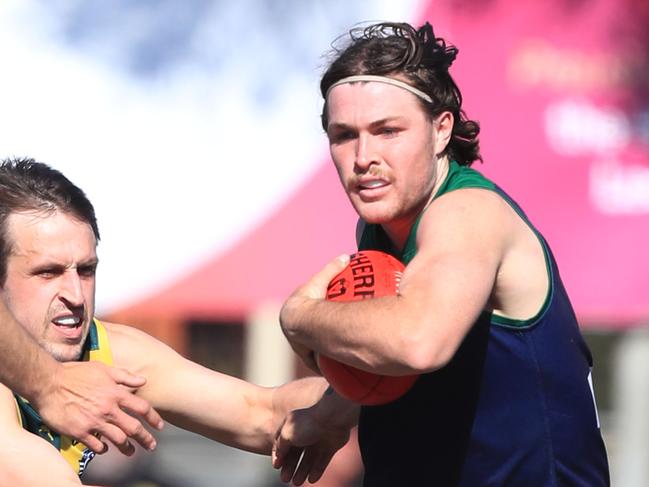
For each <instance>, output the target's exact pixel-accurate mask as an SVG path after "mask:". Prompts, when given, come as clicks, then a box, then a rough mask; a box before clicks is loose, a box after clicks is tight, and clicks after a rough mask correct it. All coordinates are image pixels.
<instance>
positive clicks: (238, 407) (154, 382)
mask: <svg viewBox="0 0 649 487" xmlns="http://www.w3.org/2000/svg"><path fill="white" fill-rule="evenodd" d="M105 325H106V329H107V330H108V335H109V340H110V343H111V348H112V350H113V358H114V361H115V364H116V365H118V366H122V367H126V368H128V369H129V370H133V371H134V372H137V373H139V374H141V375H143V376H145V377H146V378H147V383H146V385H144V386H143V387H141V388H140V389H139V390H138V391H137V395H138V396H140V397H142V398H144V399H146V400H147V401H149V402H150V403H151V404H152V405H153V406H154V407H155V408H156V409H157V410H158V411H160V413H161V414H162V416H163V417H164V418H165V419H167V420H168V421H170V422H172V423H174V424H175V425H177V426H179V427H181V428H184V429H187V430H190V431H193V432H195V433H199V434H201V435H204V436H206V437H208V438H212V439H214V440H216V441H219V442H221V443H225V444H227V445H230V446H234V447H237V448H241V449H245V450H248V451H253V452H257V453H264V454H270V453H271V447H272V444H273V440H274V438H275V434H276V432H277V430H278V429H279V427H280V425H281V424H282V421H283V420H284V418H285V416H286V415H287V414H288V412H289V411H291V410H293V409H297V408H303V407H307V406H310V405H312V404H314V403H315V402H317V401H318V399H320V397H322V395H323V393H324V391H325V389H326V388H327V383H326V382H325V381H324V380H323V379H322V378H316V377H312V378H307V379H302V380H300V381H295V382H290V383H288V384H285V385H284V386H281V387H279V388H274V389H273V388H265V387H259V386H256V385H253V384H250V383H248V382H245V381H242V380H239V379H237V378H234V377H230V376H227V375H224V374H220V373H218V372H215V371H213V370H210V369H207V368H205V367H202V366H200V365H198V364H196V363H193V362H191V361H189V360H187V359H185V358H183V357H182V356H181V355H179V354H178V353H176V352H175V351H174V350H172V349H171V348H169V347H167V346H166V345H164V344H163V343H161V342H159V341H158V340H156V339H154V338H153V337H151V336H149V335H147V334H145V333H143V332H141V331H139V330H136V329H134V328H131V327H127V326H123V325H117V324H111V323H105ZM340 446H342V445H340ZM334 451H335V450H334Z"/></svg>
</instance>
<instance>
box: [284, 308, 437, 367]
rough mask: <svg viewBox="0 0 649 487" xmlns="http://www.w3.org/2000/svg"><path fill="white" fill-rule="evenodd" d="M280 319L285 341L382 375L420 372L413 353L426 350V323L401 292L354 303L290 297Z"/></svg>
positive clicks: (422, 352)
mask: <svg viewBox="0 0 649 487" xmlns="http://www.w3.org/2000/svg"><path fill="white" fill-rule="evenodd" d="M422 315H423V314H422ZM280 321H281V324H282V329H283V331H284V334H285V335H286V337H287V338H288V340H289V341H291V342H294V343H298V344H300V345H303V346H304V347H307V348H309V349H311V350H314V351H316V352H318V353H322V354H324V355H328V356H330V357H332V358H334V359H336V360H339V361H342V362H345V363H347V364H349V365H352V366H354V367H357V368H360V369H362V370H368V371H372V372H377V373H382V374H390V375H407V374H412V373H419V372H421V370H419V368H418V367H419V363H418V360H419V359H418V354H422V355H423V354H425V353H428V350H427V349H426V348H427V344H429V343H430V340H424V339H421V335H422V331H423V330H424V327H427V326H430V324H429V323H423V322H421V321H422V320H421V319H419V318H417V317H416V315H415V313H411V312H410V311H409V309H408V305H407V303H406V302H405V300H404V299H403V297H401V296H399V297H385V298H377V299H372V300H366V301H360V302H354V303H332V302H328V301H324V300H316V299H309V298H301V297H296V298H290V300H289V301H287V303H286V304H285V306H284V308H283V309H282V313H281V316H280Z"/></svg>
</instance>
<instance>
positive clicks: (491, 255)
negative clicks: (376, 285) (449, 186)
mask: <svg viewBox="0 0 649 487" xmlns="http://www.w3.org/2000/svg"><path fill="white" fill-rule="evenodd" d="M456 196H459V198H454V199H451V198H447V199H445V200H443V201H442V198H440V201H439V202H436V204H435V205H433V206H432V207H431V208H429V210H428V212H427V213H425V214H424V216H423V217H422V220H421V223H420V227H419V231H418V234H417V247H418V248H417V254H416V256H415V258H413V260H412V261H411V262H410V263H409V265H408V266H407V268H406V271H405V272H404V276H403V280H402V282H401V288H400V292H401V294H402V296H403V297H404V298H405V299H407V300H409V302H411V303H413V307H414V309H416V312H415V314H416V316H420V317H422V319H424V320H427V321H428V322H429V323H431V325H430V326H428V327H427V331H428V332H429V335H427V336H426V340H427V342H428V343H435V344H437V346H439V347H444V348H445V349H444V350H442V355H443V356H444V357H446V358H447V359H450V357H451V356H452V355H453V354H454V353H455V350H456V349H457V347H459V345H460V343H461V342H462V340H463V338H464V336H465V335H466V334H467V333H468V331H469V329H470V327H471V326H472V324H473V323H474V322H475V321H476V319H477V318H478V317H479V315H480V313H481V312H482V311H483V310H484V309H485V308H486V307H487V303H488V302H489V298H490V296H491V294H492V292H493V289H494V285H495V281H496V276H497V273H498V267H499V265H500V262H501V260H502V255H503V248H504V245H505V242H504V239H505V237H504V236H503V233H502V228H496V227H495V225H494V219H496V215H493V213H494V212H498V202H497V201H493V200H492V199H491V195H485V194H480V193H478V194H477V195H476V194H470V195H468V197H467V195H466V194H464V195H456ZM485 199H486V201H485Z"/></svg>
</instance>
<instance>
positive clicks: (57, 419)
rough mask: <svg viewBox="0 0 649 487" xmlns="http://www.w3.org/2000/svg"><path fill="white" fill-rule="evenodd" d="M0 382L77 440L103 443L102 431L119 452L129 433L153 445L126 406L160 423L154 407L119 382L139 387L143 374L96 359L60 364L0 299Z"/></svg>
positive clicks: (99, 447) (99, 446) (126, 447)
mask: <svg viewBox="0 0 649 487" xmlns="http://www.w3.org/2000/svg"><path fill="white" fill-rule="evenodd" d="M0 357H2V367H0V382H2V383H3V384H6V385H7V386H9V388H11V390H14V391H16V392H17V393H19V394H20V395H22V396H23V397H25V398H27V399H28V400H29V401H30V402H31V403H32V404H34V406H35V407H36V409H37V410H38V412H39V413H40V414H41V416H42V417H43V418H44V420H45V421H46V422H47V423H48V424H49V425H50V426H51V427H52V428H53V429H55V430H56V431H59V432H61V433H64V434H67V435H69V436H72V437H74V438H77V439H78V440H80V441H82V442H83V443H84V444H86V445H87V446H88V447H89V448H91V449H93V450H94V451H96V452H102V451H104V449H105V446H104V444H103V443H102V442H101V441H100V440H99V439H97V438H96V437H95V436H93V435H94V433H95V432H97V433H101V434H102V436H103V437H104V438H106V439H107V440H110V441H111V442H112V443H114V444H115V445H116V446H117V447H118V448H119V449H120V450H121V451H122V452H123V453H125V454H130V453H132V452H133V446H132V445H131V444H130V442H129V441H128V439H129V437H131V438H133V439H134V440H135V441H137V442H138V443H140V444H141V445H142V446H143V447H145V448H148V449H153V448H154V447H155V440H154V438H153V436H152V435H151V434H150V433H149V432H148V431H146V429H144V428H143V427H142V425H141V424H140V422H139V421H138V420H136V419H134V418H133V417H131V416H129V415H127V414H126V413H124V412H123V411H122V409H127V410H129V411H132V412H134V413H136V414H139V415H140V416H142V417H144V418H145V419H146V421H147V422H149V424H151V425H152V426H154V427H158V428H159V427H161V426H162V422H161V418H160V416H159V415H158V413H157V412H156V411H155V410H153V409H151V407H150V406H149V405H148V404H147V403H146V402H145V401H143V400H142V399H139V398H136V397H134V396H132V395H131V394H129V393H128V392H127V390H126V389H124V388H123V387H121V385H126V386H130V387H139V386H141V385H142V384H144V379H143V378H141V377H135V376H133V375H132V374H130V373H128V372H126V371H123V370H116V369H111V368H109V367H106V366H104V365H102V364H99V363H93V364H85V363H84V364H82V363H67V364H60V363H58V362H57V361H56V360H54V359H53V358H52V356H51V355H50V354H48V353H47V352H46V351H45V350H43V349H42V348H41V347H40V346H39V345H38V344H37V343H36V342H35V341H34V340H33V339H32V338H31V337H30V336H29V335H28V334H27V333H26V332H25V330H24V329H23V327H22V326H20V325H19V324H18V323H17V322H16V320H15V319H14V318H13V316H12V315H11V313H9V311H8V310H7V308H6V307H5V304H4V302H3V301H1V300H0Z"/></svg>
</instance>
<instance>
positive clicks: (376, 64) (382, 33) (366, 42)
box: [320, 22, 482, 166]
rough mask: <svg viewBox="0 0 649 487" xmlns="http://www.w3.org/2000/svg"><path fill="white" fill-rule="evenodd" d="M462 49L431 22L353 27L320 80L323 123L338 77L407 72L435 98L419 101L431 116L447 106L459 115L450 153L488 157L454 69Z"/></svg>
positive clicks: (470, 158) (464, 159)
mask: <svg viewBox="0 0 649 487" xmlns="http://www.w3.org/2000/svg"><path fill="white" fill-rule="evenodd" d="M457 53H458V50H457V48H456V47H455V46H452V45H447V44H446V41H444V39H442V38H440V37H435V33H434V32H433V27H432V26H431V25H430V24H429V23H428V22H426V23H425V24H424V25H423V26H421V27H420V28H419V29H417V30H416V29H415V28H414V27H413V26H411V25H410V24H407V23H394V22H382V23H379V24H373V25H370V26H368V27H364V28H354V29H352V30H351V31H349V41H348V43H347V45H346V46H344V47H343V48H342V49H334V55H335V59H334V61H333V62H332V63H331V64H330V65H329V68H328V69H327V70H326V72H325V73H324V75H323V76H322V80H321V81H320V91H321V93H322V96H323V98H324V99H325V104H324V107H323V110H322V126H323V128H324V129H325V131H326V130H327V125H328V117H327V91H328V90H329V88H330V87H331V85H333V84H334V83H336V82H337V81H339V80H341V79H343V78H347V77H349V76H355V75H379V76H394V77H401V78H402V79H406V80H408V82H409V83H410V84H412V86H414V87H415V88H418V89H419V90H421V91H423V92H424V93H426V94H428V95H429V96H430V97H431V99H432V100H433V102H432V103H428V102H427V101H425V100H423V99H421V100H419V102H420V104H421V106H422V108H423V109H424V111H425V113H426V114H427V116H428V117H429V119H430V120H433V119H434V118H435V117H436V116H437V115H439V114H440V113H442V112H445V111H448V112H451V113H452V114H453V118H454V122H453V133H452V136H451V140H450V142H449V144H448V147H447V148H446V151H445V152H446V153H447V155H448V156H449V157H450V158H451V159H454V160H455V161H457V162H458V164H461V165H466V166H469V165H471V164H472V163H473V162H474V161H476V160H480V161H482V156H481V155H480V145H479V141H478V134H479V133H480V125H479V124H478V122H476V121H474V120H469V119H467V117H466V115H465V113H464V110H462V93H460V90H459V88H458V87H457V85H456V84H455V81H454V80H453V78H452V77H451V75H450V74H449V72H448V69H449V67H450V66H451V64H452V63H453V61H454V60H455V57H456V56H457Z"/></svg>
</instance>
